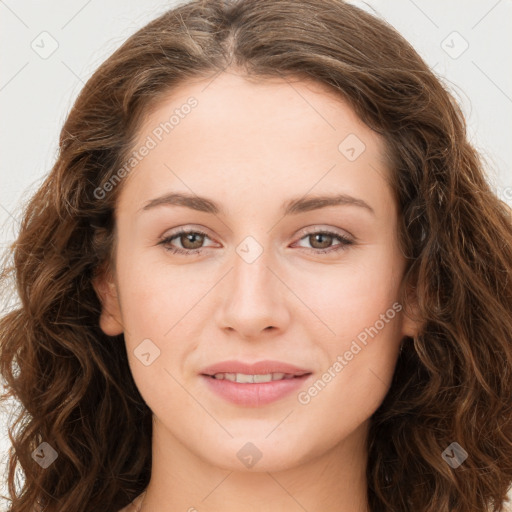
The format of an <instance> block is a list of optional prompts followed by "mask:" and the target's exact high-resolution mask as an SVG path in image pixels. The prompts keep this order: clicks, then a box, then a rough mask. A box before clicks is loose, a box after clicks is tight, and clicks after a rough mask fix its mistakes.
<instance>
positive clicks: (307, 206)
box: [139, 192, 375, 216]
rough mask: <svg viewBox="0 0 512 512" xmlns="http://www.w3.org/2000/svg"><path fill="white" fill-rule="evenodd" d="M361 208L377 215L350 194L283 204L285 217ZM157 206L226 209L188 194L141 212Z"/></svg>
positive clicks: (219, 212)
mask: <svg viewBox="0 0 512 512" xmlns="http://www.w3.org/2000/svg"><path fill="white" fill-rule="evenodd" d="M344 205H351V206H359V207H361V208H363V209H365V210H367V211H368V212H370V213H372V214H373V215H375V211H374V209H373V208H372V207H371V206H370V205H369V204H368V203H366V202H365V201H363V200H362V199H358V198H356V197H352V196H350V195H348V194H334V195H317V196H309V197H308V198H305V197H298V198H294V199H290V200H288V201H286V202H285V203H283V206H282V209H283V213H284V215H285V216H287V215H297V214H299V213H304V212H309V211H312V210H318V209H320V208H326V207H328V206H344ZM157 206H185V207H186V208H191V209H192V210H197V211H199V212H205V213H212V214H214V215H225V211H224V209H223V208H222V207H221V206H220V205H218V204H217V203H216V202H215V201H213V200H212V199H208V198H207V197H200V196H196V195H193V194H187V193H177V192H173V193H168V194H164V195H162V196H159V197H156V198H154V199H151V200H150V201H148V202H147V203H146V204H145V205H144V206H143V207H142V208H141V209H140V210H139V211H140V212H141V213H142V212H144V211H147V210H150V209H152V208H156V207H157Z"/></svg>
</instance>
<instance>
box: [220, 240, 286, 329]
mask: <svg viewBox="0 0 512 512" xmlns="http://www.w3.org/2000/svg"><path fill="white" fill-rule="evenodd" d="M273 262H275V259H274V258H273V255H272V252H271V250H270V249H269V248H267V247H264V245H263V243H260V242H258V241H256V239H254V238H253V237H247V238H246V239H244V240H243V241H242V242H241V243H240V244H239V245H238V246H237V247H236V248H235V254H233V259H232V266H233V268H232V271H231V272H230V273H229V275H228V276H227V278H228V283H229V284H228V285H227V289H226V294H225V296H224V297H223V299H222V305H221V308H220V318H219V324H220V326H221V327H223V328H231V329H234V330H236V331H238V332H239V334H241V335H243V336H256V335H258V334H259V333H261V332H262V331H263V330H264V329H266V328H267V327H270V326H272V327H274V328H277V329H282V328H284V326H285V324H286V322H287V320H288V317H289V315H288V311H287V307H286V298H285V297H284V296H283V291H284V290H283V284H282V283H281V282H280V281H279V279H277V278H276V276H275V275H274V272H275V271H276V270H275V269H272V267H273V266H275V265H273ZM271 269H272V270H271Z"/></svg>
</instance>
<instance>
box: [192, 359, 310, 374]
mask: <svg viewBox="0 0 512 512" xmlns="http://www.w3.org/2000/svg"><path fill="white" fill-rule="evenodd" d="M200 373H201V374H202V375H214V374H216V373H245V374H247V375H263V374H265V373H289V374H293V375H303V374H305V373H311V370H308V369H306V368H299V367H298V366H295V365H293V364H289V363H284V362H282V361H271V360H265V361H258V362H255V363H243V362H241V361H235V360H231V361H222V362H220V363H216V364H213V365H211V366H208V367H206V368H204V369H203V370H201V372H200Z"/></svg>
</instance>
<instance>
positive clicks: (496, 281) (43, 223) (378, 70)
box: [0, 0, 512, 512]
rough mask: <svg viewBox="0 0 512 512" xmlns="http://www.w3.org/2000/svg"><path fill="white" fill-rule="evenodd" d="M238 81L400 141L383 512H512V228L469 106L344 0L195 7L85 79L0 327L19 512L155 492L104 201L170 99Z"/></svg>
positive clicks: (377, 448)
mask: <svg viewBox="0 0 512 512" xmlns="http://www.w3.org/2000/svg"><path fill="white" fill-rule="evenodd" d="M228 66H229V67H230V69H237V70H238V71H239V72H240V73H243V74H245V75H246V76H248V77H254V78H256V79H265V78H270V77H294V78H307V79H314V80H316V81H317V82H319V83H323V84H325V85H327V86H328V87H329V88H330V89H331V90H332V91H334V92H335V93H336V94H338V95H339V97H340V98H343V99H344V100H346V101H348V102H349V104H350V105H351V106H352V108H353V109H354V110H355V112H356V113H357V114H358V115H359V117H360V118H361V119H362V120H363V121H364V122H365V123H366V124H367V125H368V126H369V127H370V128H372V129H373V130H375V131H376V132H378V133H379V134H381V135H382V137H383V138H384V139H385V141H386V147H387V151H388V154H389V160H390V163H391V164H392V165H391V169H392V176H391V184H392V187H393V191H394V194H395V197H396V200H397V204H398V206H399V213H400V217H399V218H400V222H399V230H400V244H401V247H402V251H403V253H404V255H405V256H406V258H407V268H406V272H405V274H404V276H403V279H404V282H407V283H409V284H410V287H411V289H412V290H414V297H415V299H414V300H415V302H416V303H417V304H416V305H417V308H418V309H417V311H418V315H419V318H420V319H421V321H422V325H423V327H422V329H421V333H420V334H419V335H418V337H417V338H415V339H410V338H409V339H407V340H405V341H406V342H405V343H404V345H403V350H402V352H401V354H400V356H399V359H398V362H397V366H396V370H395V373H394V377H393V382H392V385H391V388H390V390H389V392H388V394H387V395H386V397H385V399H384V401H383V403H382V404H381V406H380V407H379V409H378V410H377V411H376V412H375V414H374V415H373V416H372V418H371V428H370V436H369V439H368V466H367V479H368V500H369V503H370V506H371V510H372V511H373V512H383V511H384V512H387V511H389V512H401V511H403V512H410V511H415V512H416V511H418V512H420V511H421V512H440V511H441V512H448V511H449V512H468V511H469V510H475V511H487V510H490V511H492V512H497V511H501V510H503V508H502V507H503V504H504V501H505V499H506V493H507V490H508V488H509V486H510V485H511V483H512V291H511V290H512V287H511V283H512V221H511V216H510V209H509V207H508V206H507V205H506V203H504V202H503V201H501V200H500V199H498V198H497V197H496V195H495V194H494V193H493V192H492V190H491V189H490V186H489V185H488V183H487V181H486V178H485V175H484V171H483V165H482V163H481V161H480V157H479V156H478V155H477V153H476V152H475V150H474V149H473V147H472V146H471V145H470V143H469V142H468V138H467V135H466V126H465V120H464V118H463V115H462V113H461V110H460V108H459V106H458V105H457V103H456V101H455V100H454V99H453V98H452V96H451V95H450V94H449V93H448V92H447V91H446V90H445V89H444V87H443V86H442V84H441V83H440V81H439V80H438V79H437V78H436V76H435V75H434V74H433V73H432V72H431V70H430V69H429V68H428V66H427V65H426V64H425V63H424V62H423V61H422V59H421V58H420V57H419V56H418V54H417V53H416V51H414V49H413V48H412V47H411V46H410V44H408V43H407V42H406V41H405V40H404V39H403V38H402V37H401V36H400V35H399V34H398V33H397V32H396V31H395V30H394V29H393V28H392V27H391V26H389V25H388V24H386V23H385V22H384V21H381V20H379V19H378V18H376V17H374V16H372V15H370V14H368V13H366V12H364V11H363V10H361V9H358V8H356V7H354V6H352V5H350V4H347V3H345V2H343V1H341V0H241V1H232V2H225V1H220V0H203V1H201V0H197V1H193V2H189V3H185V4H181V5H179V6H178V7H176V8H174V9H171V10H169V11H168V12H166V13H165V14H163V15H162V16H160V17H159V18H158V19H155V20H154V21H152V22H151V23H149V24H148V25H147V26H145V27H144V28H142V29H141V30H139V31H138V32H137V33H135V34H134V35H132V36H131V37H130V38H129V39H128V40H127V41H126V42H125V43H124V44H123V45H122V46H121V47H120V48H119V49H118V50H117V51H116V52H115V53H114V54H113V55H112V56H111V57H109V58H108V59H107V60H106V61H105V62H104V63H103V64H102V65H101V66H100V67H99V68H98V69H97V71H96V72H95V73H94V75H93V76H92V77H91V78H90V80H89V81H88V82H87V84H86V85H85V87H84V88H83V90H82V91H81V93H80V95H79V96H78V98H77V100H76V102H75V104H74V106H73V108H72V110H71V111H70V113H69V115H68V117H67V120H66V122H65V124H64V127H63V129H62V132H61V135H60V146H59V148H60V149H59V155H58V158H57V161H56V163H55V165H54V167H53V169H52V170H51V172H50V173H49V175H48V177H47V178H46V180H45V181H44V183H43V184H42V185H41V187H40V188H39V190H38V191H37V193H36V194H35V195H34V196H33V197H32V198H30V201H28V202H27V204H26V205H25V207H24V212H23V219H22V222H21V227H20V231H19V236H18V238H17V240H16V241H15V242H14V243H13V244H12V246H11V251H10V252H9V253H8V254H6V256H5V261H6V266H5V269H4V271H3V273H2V281H1V282H2V284H3V286H4V289H5V290H7V288H8V287H9V286H12V283H11V281H10V280H11V278H12V279H13V282H14V285H15V289H16V291H17V294H18V296H19V301H18V303H17V304H15V305H14V306H13V307H12V308H11V310H10V311H9V312H8V313H7V314H5V315H4V316H3V318H2V319H1V321H0V349H1V357H0V372H1V375H2V376H3V378H4V379H5V384H6V386H7V388H6V389H7V390H8V392H7V393H5V394H4V395H3V396H2V399H3V400H7V398H8V397H13V398H15V399H16V400H17V401H18V402H19V404H20V408H19V411H18V415H17V417H16V421H14V422H13V424H12V425H11V428H10V432H9V436H10V438H11V442H12V446H13V448H12V449H11V451H10V458H9V473H8V489H9V494H10V496H11V498H10V501H11V505H10V507H11V508H9V511H11V512H32V511H33V510H34V508H35V507H36V506H39V507H40V510H45V511H46V512H54V511H59V512H85V511H88V512H89V511H91V510H104V511H109V512H110V511H112V512H117V510H119V509H120V508H122V507H124V506H125V505H127V504H128V503H129V502H130V501H131V500H133V498H134V497H136V496H137V495H138V494H140V493H141V492H142V490H143V489H144V488H145V487H146V486H147V484H148V482H149V479H150V472H151V435H152V426H151V411H150V409H149V408H148V407H147V405H146V404H145V402H144V400H143V399H142V397H141V395H140V394H139V392H138V390H137V387H136V385H135V383H134V381H133V378H132V375H131V372H130V370H129V366H128V361H127V355H126V349H125V345H124V339H123V336H122V335H120V336H116V337H109V336H106V335H105V334H104V333H103V332H102V331H101V329H100V328H99V325H98V319H99V314H100V310H101V304H100V302H99V300H98V297H97V295H96V293H95V291H94V289H93V287H92V284H91V282H92V279H93V277H94V275H95V272H97V271H98V269H99V268H100V267H102V266H103V265H108V264H109V263H111V257H112V248H113V245H112V244H113V241H114V236H113V228H114V217H113V212H114V208H115V203H116V198H117V197H118V194H119V192H120V190H121V188H122V183H120V184H119V185H118V186H114V187H112V186H110V187H109V186H108V185H106V184H107V183H113V182H112V178H113V177H114V175H115V174H116V173H119V170H120V169H121V168H122V167H123V165H124V163H125V162H126V161H127V158H129V154H130V151H133V143H134V140H135V139H134V137H135V135H136V133H137V128H138V127H140V125H141V122H142V120H143V119H144V116H145V115H146V114H147V113H148V112H149V111H150V110H151V109H152V108H153V107H154V106H155V105H157V104H158V102H159V101H160V100H161V99H162V98H163V97H164V96H165V95H166V94H167V93H169V91H171V90H172V89H173V88H174V87H176V85H177V84H180V83H184V82H186V81H187V80H188V79H196V78H204V77H212V79H213V77H214V76H215V74H216V73H219V72H221V71H222V70H224V69H226V68H228ZM98 190H102V191H106V190H108V193H103V192H102V193H101V194H98ZM407 300H408V299H407V297H404V299H403V302H404V303H407ZM406 305H407V304H406ZM41 443H48V445H43V446H42V448H41ZM452 443H457V444H458V445H459V446H460V447H462V448H463V449H464V450H465V451H466V452H467V454H468V456H467V458H466V460H464V462H463V463H462V464H461V465H459V467H457V468H455V467H452V466H451V465H449V464H448V463H447V462H446V458H443V456H442V454H443V452H445V450H446V449H448V448H449V447H450V446H452V448H451V449H453V445H452ZM50 448H51V449H53V450H54V451H55V453H56V454H57V458H56V459H55V460H54V461H53V462H52V463H51V464H50V465H49V466H48V467H46V468H43V467H41V465H40V464H37V463H36V462H35V461H36V459H37V453H36V452H37V450H38V449H39V450H43V452H44V449H46V454H48V453H50V454H51V453H53V452H52V451H51V450H50ZM34 453H36V456H34ZM453 453H454V452H453V451H452V452H451V457H453ZM21 471H22V472H23V475H24V482H23V483H22V484H19V483H18V484H17V483H16V477H17V475H18V472H21Z"/></svg>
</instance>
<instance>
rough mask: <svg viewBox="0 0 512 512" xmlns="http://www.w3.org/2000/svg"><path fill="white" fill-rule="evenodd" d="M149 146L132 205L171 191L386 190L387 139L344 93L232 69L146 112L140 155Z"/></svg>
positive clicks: (179, 90)
mask: <svg viewBox="0 0 512 512" xmlns="http://www.w3.org/2000/svg"><path fill="white" fill-rule="evenodd" d="M191 105H193V106H191ZM150 140H151V141H152V143H151V146H152V147H151V150H150V151H146V152H145V153H146V154H145V156H144V157H143V158H141V159H140V161H139V162H138V163H137V165H136V167H135V168H134V169H135V172H131V173H130V175H129V176H128V182H129V181H133V182H134V184H133V188H131V192H130V195H131V199H133V198H134V195H133V194H137V195H138V196H142V195H144V196H145V197H146V196H147V195H150V194H151V193H153V194H154V193H155V192H156V191H157V190H162V189H163V188H165V186H166V185H177V186H178V187H180V188H181V189H182V190H183V191H188V192H193V193H199V190H198V188H202V192H205V191H208V190H211V189H212V188H213V189H215V188H217V189H219V187H220V188H222V187H224V189H228V188H233V187H236V188H238V189H240V190H243V189H244V188H245V189H248V188H251V187H258V186H259V187H261V188H262V189H264V188H269V187H272V186H274V187H278V188H279V189H281V190H283V191H284V192H286V189H285V187H286V186H287V185H288V184H289V185H290V186H291V185H292V184H293V186H294V188H295V189H296V190H295V192H300V191H301V190H302V191H303V193H304V194H305V193H307V191H308V190H310V189H312V188H314V187H316V186H317V185H316V184H318V185H321V186H323V187H324V189H325V187H327V188H328V187H330V186H331V185H332V184H334V183H339V182H340V180H341V181H342V182H345V185H346V186H347V187H348V188H350V187H351V186H353V184H351V179H352V178H356V177H357V178H358V179H359V180H361V179H366V180H368V178H369V177H371V179H373V180H380V182H381V183H380V186H381V187H382V184H383V183H384V182H383V177H384V172H385V169H384V168H385V158H384V142H383V140H382V139H381V137H380V136H379V135H378V134H376V133H375V132H373V131H372V130H371V129H370V128H369V127H368V126H366V125H365V124H364V123H363V122H362V121H361V120H360V119H359V118H358V116H357V115H356V114H355V112H354V111H353V110H352V109H351V108H350V107H349V106H348V104H347V103H346V102H345V101H344V100H343V99H342V98H341V96H338V95H336V94H335V92H334V91H332V90H331V89H330V88H328V87H327V86H325V85H324V84H319V83H317V82H314V81H312V80H303V79H297V78H293V79H289V78H287V79H281V78H276V79H263V80H262V79H259V80H255V79H251V80H247V79H246V78H245V77H242V76H240V75H237V74H234V73H228V72H224V73H222V74H220V75H217V76H215V77H213V78H209V79H196V80H191V81H188V82H185V83H183V84H181V85H180V86H178V87H176V88H175V89H173V90H172V91H171V92H169V94H168V95H166V96H165V97H164V98H162V99H161V101H160V102H159V103H158V104H157V105H156V106H154V107H153V108H152V109H151V111H149V112H148V115H147V116H146V118H145V119H144V122H143V124H142V125H141V127H140V129H139V131H138V135H137V141H136V144H135V145H134V148H133V149H134V151H138V150H139V149H140V148H142V147H143V146H144V145H148V141H150ZM330 170H333V171H334V172H330ZM320 182H321V183H320ZM187 184H188V185H189V187H188V188H189V190H186V189H187ZM376 185H377V186H379V183H376ZM124 186H127V183H125V184H124ZM191 187H193V190H190V188H191ZM324 191H325V190H324ZM204 195H211V194H208V193H205V194H204ZM146 198H147V197H146Z"/></svg>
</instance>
